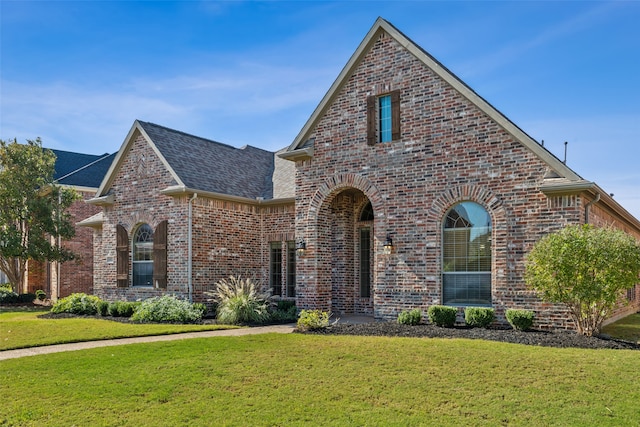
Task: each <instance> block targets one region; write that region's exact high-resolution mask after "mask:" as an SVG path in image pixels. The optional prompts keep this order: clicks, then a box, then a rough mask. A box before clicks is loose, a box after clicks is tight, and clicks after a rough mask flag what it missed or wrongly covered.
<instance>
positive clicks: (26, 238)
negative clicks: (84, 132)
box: [0, 138, 77, 290]
mask: <svg viewBox="0 0 640 427" xmlns="http://www.w3.org/2000/svg"><path fill="white" fill-rule="evenodd" d="M55 161H56V157H55V154H53V152H52V151H50V150H45V149H43V148H42V142H41V141H40V139H39V138H38V139H36V140H35V141H27V143H26V144H18V142H17V141H16V140H13V141H2V140H0V270H2V271H3V272H4V273H5V274H6V275H7V278H8V279H9V280H10V281H11V283H12V284H13V286H14V289H16V290H19V289H18V288H19V287H21V286H22V285H23V282H24V276H25V270H26V264H27V261H28V260H35V261H60V262H63V261H68V260H70V259H72V258H73V253H72V252H71V251H69V250H67V249H65V248H63V247H59V245H58V244H57V239H58V238H61V239H70V238H72V237H73V236H74V233H75V230H74V227H73V224H72V223H71V218H70V215H69V213H67V212H66V210H67V209H68V208H69V206H71V204H72V203H73V202H74V200H76V198H77V194H76V192H75V191H73V190H71V189H68V188H63V187H60V186H58V185H56V184H55V182H54V180H53V176H54V167H55Z"/></svg>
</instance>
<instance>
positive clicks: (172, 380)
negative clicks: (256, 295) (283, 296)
mask: <svg viewBox="0 0 640 427" xmlns="http://www.w3.org/2000/svg"><path fill="white" fill-rule="evenodd" d="M639 354H640V353H639V352H637V351H632V350H580V349H555V348H545V347H533V346H522V345H515V344H504V343H497V342H488V341H480V340H460V339H456V340H453V339H452V340H443V339H427V338H422V339H416V338H385V337H348V336H312V335H300V334H287V335H281V334H267V335H254V336H243V337H216V338H208V339H191V340H184V341H173V342H164V343H150V344H135V345H126V346H117V347H109V348H98V349H91V350H85V351H76V352H70V353H57V354H49V355H42V356H34V357H25V358H22V359H11V360H5V361H2V362H0V369H1V370H2V375H3V378H2V381H0V395H2V396H3V402H2V410H1V411H0V425H21V426H22V425H24V426H59V425H95V426H176V425H191V426H200V425H202V426H209V425H217V426H231V425H237V426H246V425H252V426H253V425H255V426H267V425H268V426H279V425H282V426H285V425H286V426H298V425H329V426H418V425H438V426H440V425H444V426H447V425H465V426H476V425H478V426H480V425H488V426H495V425H510V426H511V425H523V426H554V425H555V426H568V425H597V426H625V425H633V426H637V425H638V424H637V423H638V419H639V414H640V409H639V407H638V402H640V388H639V387H638V385H637V372H638V355H639Z"/></svg>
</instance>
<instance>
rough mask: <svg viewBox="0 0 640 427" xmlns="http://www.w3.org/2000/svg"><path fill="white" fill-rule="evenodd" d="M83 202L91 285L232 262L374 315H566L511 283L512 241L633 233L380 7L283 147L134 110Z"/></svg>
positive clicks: (199, 278)
mask: <svg viewBox="0 0 640 427" xmlns="http://www.w3.org/2000/svg"><path fill="white" fill-rule="evenodd" d="M286 160H288V161H289V162H287V161H286ZM294 178H295V182H294V181H293V180H294ZM294 189H295V191H294ZM89 203H91V204H94V205H97V206H102V208H103V209H102V212H100V213H99V214H97V215H95V216H93V217H91V218H89V219H87V220H85V221H83V225H88V226H91V227H94V229H95V231H94V253H95V267H94V290H95V293H96V294H97V295H99V296H101V297H103V298H107V299H138V298H143V297H149V296H154V295H160V294H163V293H172V294H179V295H182V296H184V297H186V298H190V299H193V300H194V301H205V300H206V298H207V296H206V292H207V291H208V290H211V289H212V287H213V286H214V284H215V282H216V281H218V280H219V279H221V278H224V277H227V276H228V275H230V274H243V275H245V276H250V277H253V278H256V279H257V280H259V281H260V282H261V283H263V284H264V286H265V288H268V289H270V290H271V291H272V292H273V293H274V294H276V295H278V296H280V297H281V298H291V299H294V298H295V300H296V304H297V306H298V307H299V308H318V309H322V310H330V311H332V312H334V313H337V314H363V315H371V316H374V317H375V318H377V319H387V320H390V319H395V318H396V316H397V315H398V314H399V313H400V312H401V311H403V310H407V309H413V308H419V309H421V310H423V311H426V309H427V308H428V307H429V306H431V305H434V304H447V305H454V306H458V307H464V306H490V307H493V308H495V309H496V312H497V315H498V318H499V319H500V320H502V321H504V312H505V310H506V309H508V308H526V309H531V310H534V311H535V313H536V322H537V327H542V328H556V327H557V328H571V327H573V326H572V323H571V321H570V318H569V316H568V314H567V312H566V310H565V309H564V308H563V307H562V306H560V305H553V304H548V303H543V302H541V301H540V300H539V299H538V298H537V297H536V296H535V294H534V292H532V291H531V290H529V289H527V287H526V286H525V284H524V282H523V272H524V257H525V254H526V253H527V252H528V251H529V250H530V249H531V248H532V246H533V244H534V243H535V242H536V241H538V240H539V239H540V238H541V237H542V236H544V235H546V234H547V233H549V232H552V231H556V230H559V229H560V228H562V227H564V226H565V225H568V224H582V223H592V224H595V225H612V226H614V227H617V228H620V229H623V230H625V231H626V232H628V233H629V234H631V235H633V236H634V237H636V238H638V239H640V221H638V220H637V219H636V218H634V217H633V216H632V215H631V214H629V213H628V212H627V211H626V210H625V209H624V208H622V207H621V206H620V205H619V204H618V203H617V202H616V201H615V200H613V199H612V198H611V197H610V196H609V195H608V193H606V192H605V191H603V190H602V189H601V188H600V187H598V186H597V185H596V184H595V183H593V182H590V181H586V180H584V179H583V178H582V177H580V176H578V175H577V174H576V173H575V172H574V171H572V170H571V169H570V168H569V167H567V166H566V165H565V164H564V163H563V162H562V161H560V160H558V159H557V158H556V157H555V156H554V155H552V154H551V153H550V152H549V151H547V150H546V149H545V148H544V147H543V146H541V145H540V144H538V143H537V142H536V141H535V140H533V139H532V138H531V137H529V136H528V135H527V134H526V133H524V132H523V131H522V130H521V129H520V128H518V127H517V126H516V125H515V124H514V123H512V122H511V121H510V120H509V119H507V118H506V117H505V116H504V115H502V114H501V113H500V112H499V111H497V110H496V109H495V108H494V107H493V106H491V105H490V104H489V103H488V102H487V101H485V100H484V99H483V98H481V97H480V96H479V95H478V94H476V93H475V92H474V91H473V90H472V89H471V88H469V87H468V86H467V85H466V84H465V83H464V82H462V81H461V80H460V79H458V78H457V77H456V76H455V75H453V74H452V73H451V72H450V71H449V70H448V69H446V68H445V67H444V66H443V65H442V64H440V63H439V62H437V61H436V60H435V59H434V58H433V57H431V56H430V55H429V54H428V53H427V52H425V51H424V50H422V49H421V48H420V47H419V46H417V45H416V44H415V43H413V42H412V41H411V40H410V39H408V38H407V37H406V36H404V35H403V34H402V33H401V32H400V31H398V30H397V29H396V28H395V27H393V26H392V25H390V24H389V23H388V22H386V21H385V20H383V19H378V20H377V21H376V23H375V24H374V26H373V27H372V28H371V30H370V31H369V33H368V34H367V36H366V37H365V39H364V40H363V41H362V43H361V44H360V46H359V47H358V49H357V50H356V52H355V53H354V54H353V56H352V57H351V59H350V60H349V62H348V63H347V64H346V66H345V67H344V69H343V70H342V72H341V73H340V75H339V76H338V78H337V79H336V81H335V82H334V83H333V85H332V86H331V88H330V89H329V91H328V92H327V94H326V95H325V96H324V98H323V99H322V100H321V102H320V104H319V105H318V107H317V108H316V110H315V111H314V112H313V114H312V116H311V117H310V118H309V120H308V121H307V123H306V124H305V125H304V127H303V128H302V130H301V131H300V133H299V134H298V136H297V137H296V139H295V140H294V141H293V143H292V144H291V145H290V146H289V147H288V148H287V149H286V150H283V151H281V152H279V153H271V152H267V151H263V150H260V149H258V148H253V147H245V148H243V149H236V148H233V147H229V146H226V145H223V144H219V143H216V142H213V141H209V140H205V139H202V138H198V137H195V136H191V135H187V134H184V133H181V132H177V131H174V130H170V129H166V128H164V127H161V126H157V125H153V124H150V123H146V122H141V121H136V122H135V123H134V125H133V127H132V129H131V131H130V132H129V134H128V136H127V138H126V139H125V141H124V143H123V145H122V147H121V149H120V151H119V152H118V153H117V155H116V158H115V160H114V162H113V164H112V166H111V168H110V169H109V172H108V173H107V175H106V176H105V179H104V180H103V182H102V184H101V185H100V188H99V190H98V192H97V193H96V196H95V198H93V199H92V200H89ZM296 248H299V249H300V254H299V255H298V256H296ZM626 298H627V299H629V301H630V302H631V304H630V305H629V306H626V307H624V308H621V309H620V310H619V312H618V313H616V316H622V315H624V314H628V313H631V312H634V311H637V310H638V309H639V308H640V289H638V287H636V288H635V289H633V290H631V291H630V292H628V293H627V295H626Z"/></svg>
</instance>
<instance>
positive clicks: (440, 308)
mask: <svg viewBox="0 0 640 427" xmlns="http://www.w3.org/2000/svg"><path fill="white" fill-rule="evenodd" d="M457 314H458V309H457V308H455V307H449V306H446V305H432V306H431V307H429V309H428V310H427V317H428V318H429V321H430V322H431V323H433V324H435V325H437V326H444V327H446V328H450V327H452V326H453V325H454V324H455V323H456V316H457Z"/></svg>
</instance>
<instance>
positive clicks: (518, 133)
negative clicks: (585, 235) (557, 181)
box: [281, 18, 583, 181]
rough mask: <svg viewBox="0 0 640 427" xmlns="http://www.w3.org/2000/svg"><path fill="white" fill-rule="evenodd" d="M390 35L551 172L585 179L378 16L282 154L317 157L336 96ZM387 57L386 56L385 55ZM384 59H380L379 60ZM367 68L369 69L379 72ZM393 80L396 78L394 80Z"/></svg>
mask: <svg viewBox="0 0 640 427" xmlns="http://www.w3.org/2000/svg"><path fill="white" fill-rule="evenodd" d="M385 37H389V38H390V39H391V40H393V42H394V43H396V44H397V45H398V46H399V47H400V48H401V49H403V50H405V51H406V52H408V53H410V54H411V55H412V56H414V57H415V58H416V59H417V60H418V61H420V62H421V63H422V64H424V66H426V67H427V68H428V69H429V70H431V71H432V72H433V73H434V74H435V75H436V76H438V77H439V78H440V79H441V80H442V81H443V82H444V83H446V84H447V85H448V86H450V87H451V88H453V89H454V90H455V91H456V92H457V93H459V94H460V95H461V96H462V97H464V98H465V99H467V100H468V101H469V102H470V103H471V104H473V105H474V106H476V107H477V108H478V109H479V110H480V111H482V112H483V114H486V115H487V116H488V117H489V118H491V120H493V121H494V122H496V123H497V124H499V125H500V126H501V127H502V128H503V129H504V130H505V131H506V132H508V133H509V134H510V135H512V136H513V138H514V139H515V140H516V141H518V142H519V143H520V144H522V145H523V146H524V147H525V148H526V149H527V150H529V151H531V152H533V153H534V154H535V155H536V156H537V157H539V158H540V159H541V160H542V161H543V162H544V163H545V164H547V165H548V167H549V169H550V172H551V174H552V175H553V176H557V177H560V178H565V179H568V180H570V181H583V180H582V178H581V177H580V176H579V175H578V174H576V173H575V172H574V171H573V170H571V169H570V168H569V167H567V166H566V165H565V164H564V163H562V162H561V161H560V160H559V159H558V158H557V157H555V156H554V155H553V154H551V153H550V152H549V151H548V150H546V149H545V148H544V147H542V146H541V145H540V144H538V143H537V142H536V141H535V140H533V138H531V137H530V136H529V135H527V134H526V133H525V132H523V131H522V130H521V129H520V128H519V127H518V126H516V125H515V124H514V123H513V122H511V121H510V120H509V119H508V118H507V117H505V116H504V115H503V114H502V113H500V112H499V111H498V110H496V109H495V108H494V107H493V106H492V105H490V104H489V103H488V102H487V101H486V100H484V99H483V98H482V97H480V96H479V95H478V94H477V93H476V92H474V91H473V90H472V89H471V88H470V87H469V86H467V85H466V84H465V83H464V82H462V81H461V80H460V79H459V78H458V77H457V76H455V75H454V74H453V73H452V72H451V71H449V70H448V69H447V68H446V67H445V66H444V65H442V64H441V63H440V62H438V61H437V60H436V59H435V58H434V57H432V56H431V55H430V54H428V53H427V52H426V51H425V50H423V49H422V48H421V47H419V46H418V45H416V44H415V43H414V42H413V41H411V40H410V39H409V38H407V37H406V36H405V35H404V34H402V33H401V32H400V31H399V30H397V29H396V28H395V27H394V26H393V25H391V24H390V23H388V22H387V21H385V20H384V19H382V18H378V19H377V20H376V22H375V24H374V25H373V27H372V28H371V29H370V30H369V32H368V33H367V35H366V37H365V38H364V40H363V41H362V42H361V43H360V45H359V46H358V48H357V49H356V51H355V53H354V54H353V55H352V56H351V58H350V59H349V61H348V62H347V64H346V65H345V67H344V68H343V69H342V71H341V72H340V74H339V76H338V78H337V79H336V80H335V81H334V83H333V84H332V85H331V87H330V89H329V91H328V92H327V93H326V94H325V96H324V97H323V98H322V100H321V102H320V104H319V105H318V106H317V107H316V109H315V110H314V112H313V114H312V115H311V117H310V118H309V120H307V122H306V123H305V125H304V126H303V128H302V130H301V131H300V133H299V134H298V135H297V136H296V138H295V139H294V141H293V143H292V144H291V145H290V146H289V148H288V149H287V151H286V152H285V153H283V154H281V157H282V158H285V159H289V160H297V159H304V158H310V157H313V153H314V149H315V147H314V146H313V133H314V131H315V128H316V126H317V125H318V123H319V121H320V120H321V119H322V118H323V117H324V115H325V114H326V113H327V111H328V110H329V109H330V108H331V106H332V104H333V103H334V101H335V100H336V98H337V97H338V96H339V95H340V93H341V91H342V90H343V87H344V86H345V84H347V82H348V81H349V80H350V79H351V78H352V76H354V75H355V74H356V73H357V70H358V67H359V66H360V65H361V64H362V61H363V60H364V59H365V57H366V56H367V55H370V54H371V52H372V50H373V48H374V47H375V46H376V43H379V42H380V40H381V39H382V38H385ZM382 59H383V58H382ZM378 63H380V61H378ZM377 71H379V70H377V69H374V70H373V71H371V70H367V71H365V72H377ZM395 72H398V73H402V70H397V69H396V70H395ZM390 83H391V84H392V83H393V81H391V82H390ZM392 89H393V88H392V87H388V88H383V89H382V90H381V89H380V88H375V87H372V88H371V91H372V92H374V93H375V92H378V93H380V92H381V91H391V90H392Z"/></svg>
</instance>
